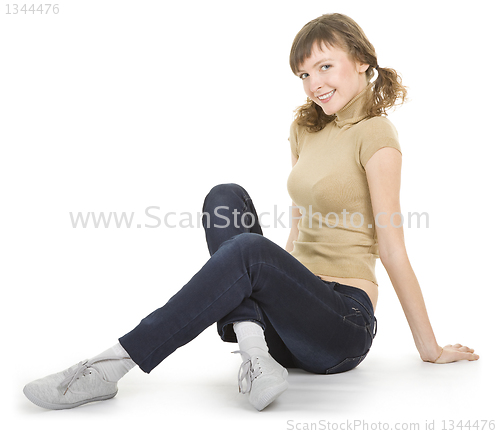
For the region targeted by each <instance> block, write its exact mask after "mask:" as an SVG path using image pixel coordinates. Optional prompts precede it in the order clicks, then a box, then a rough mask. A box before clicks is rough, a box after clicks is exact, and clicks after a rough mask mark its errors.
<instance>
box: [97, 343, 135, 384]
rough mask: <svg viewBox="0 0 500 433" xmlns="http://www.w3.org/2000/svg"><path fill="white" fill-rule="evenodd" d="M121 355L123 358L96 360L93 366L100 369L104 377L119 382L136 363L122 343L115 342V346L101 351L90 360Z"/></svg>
mask: <svg viewBox="0 0 500 433" xmlns="http://www.w3.org/2000/svg"><path fill="white" fill-rule="evenodd" d="M108 356H109V357H117V356H118V357H121V359H109V360H106V361H100V362H96V363H95V364H94V365H93V367H94V368H95V369H96V370H99V372H101V374H102V375H103V376H104V379H105V380H107V381H109V382H118V380H120V379H121V378H122V377H123V376H125V374H127V373H128V372H129V371H130V370H131V369H132V368H133V367H134V366H135V365H136V363H135V362H134V361H132V359H131V358H130V355H129V354H128V353H127V351H126V350H125V349H124V348H123V347H122V345H121V344H120V343H118V344H115V345H114V346H113V347H110V348H109V349H108V350H106V351H104V352H102V353H100V354H99V355H97V356H94V358H91V359H89V362H92V361H93V360H96V359H98V358H107V357H108Z"/></svg>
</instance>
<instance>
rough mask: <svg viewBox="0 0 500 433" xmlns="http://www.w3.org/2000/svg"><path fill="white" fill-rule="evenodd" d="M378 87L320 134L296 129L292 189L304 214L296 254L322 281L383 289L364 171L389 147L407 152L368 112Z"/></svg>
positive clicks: (390, 130)
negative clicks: (368, 101)
mask: <svg viewBox="0 0 500 433" xmlns="http://www.w3.org/2000/svg"><path fill="white" fill-rule="evenodd" d="M372 86H373V84H371V83H370V84H368V86H367V87H366V88H365V89H364V90H363V91H362V92H361V93H359V94H358V95H357V96H355V97H354V98H353V99H352V100H351V101H350V102H349V103H348V104H347V105H346V106H345V107H344V108H342V109H341V110H340V111H339V112H337V113H336V117H335V120H334V121H333V122H331V123H329V124H328V125H327V126H326V127H325V128H324V129H322V130H321V131H319V132H313V133H310V132H307V131H306V129H305V128H304V127H300V126H298V125H297V123H296V121H294V122H293V123H292V126H291V128H290V138H289V141H290V146H291V149H292V152H293V154H294V155H295V156H296V157H297V158H298V161H297V163H296V164H295V166H294V167H293V169H292V171H291V173H290V176H289V178H288V184H287V187H288V192H289V194H290V197H291V198H292V200H293V202H294V203H295V204H296V205H297V206H301V209H300V210H301V213H302V218H301V219H300V221H299V224H298V229H299V235H298V238H297V240H296V241H294V249H293V251H292V252H291V254H292V255H293V256H294V257H295V258H297V259H298V260H299V261H300V262H301V263H302V264H304V265H305V266H306V267H307V268H308V269H309V270H311V271H312V272H313V273H315V274H317V275H318V274H319V275H327V276H332V277H342V278H361V279H365V280H369V281H372V282H373V283H375V284H377V279H376V277H375V260H376V259H377V258H378V257H379V253H378V243H377V234H376V231H375V218H374V215H373V211H372V205H371V199H370V191H369V189H368V182H367V179H366V172H365V169H364V167H365V165H366V163H367V162H368V160H369V159H370V158H371V157H372V155H373V154H374V153H375V152H376V151H377V150H379V149H381V148H383V147H393V148H395V149H397V150H399V151H400V152H401V149H400V146H399V142H398V134H397V131H396V129H395V128H394V125H393V124H392V123H391V122H390V121H389V120H388V119H387V118H386V117H384V116H377V117H371V118H368V116H367V114H366V112H365V111H364V110H363V105H364V102H365V98H367V97H368V96H370V93H371V92H372Z"/></svg>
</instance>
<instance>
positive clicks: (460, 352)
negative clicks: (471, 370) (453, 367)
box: [423, 344, 479, 364]
mask: <svg viewBox="0 0 500 433" xmlns="http://www.w3.org/2000/svg"><path fill="white" fill-rule="evenodd" d="M478 359H479V355H477V354H475V353H474V349H470V348H469V347H467V346H462V345H461V344H454V345H453V346H452V345H451V344H448V345H447V346H444V347H442V348H441V354H440V355H439V356H438V358H437V359H434V360H429V359H423V360H424V361H427V362H432V363H435V364H447V363H449V362H455V361H462V360H466V361H476V360H478Z"/></svg>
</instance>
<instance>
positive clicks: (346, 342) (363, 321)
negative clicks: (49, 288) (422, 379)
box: [37, 233, 374, 408]
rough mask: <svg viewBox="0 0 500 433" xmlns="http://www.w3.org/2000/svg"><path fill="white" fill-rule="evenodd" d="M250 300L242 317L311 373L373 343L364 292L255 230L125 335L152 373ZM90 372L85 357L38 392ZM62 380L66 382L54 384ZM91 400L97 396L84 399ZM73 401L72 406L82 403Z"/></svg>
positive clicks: (359, 355)
mask: <svg viewBox="0 0 500 433" xmlns="http://www.w3.org/2000/svg"><path fill="white" fill-rule="evenodd" d="M246 299H252V300H254V301H255V302H256V304H257V305H258V306H259V308H260V310H261V312H262V315H261V316H260V315H259V312H258V311H257V312H255V311H249V313H248V314H249V315H248V317H240V319H241V320H243V321H246V320H250V321H255V322H256V323H259V324H260V325H261V326H262V327H263V328H265V326H266V322H267V321H268V322H269V323H270V324H271V325H272V327H273V328H274V329H275V330H276V333H277V334H278V335H279V337H280V338H281V339H282V341H283V342H284V343H285V345H286V347H287V348H288V349H289V350H290V352H291V353H292V354H293V357H294V360H295V362H296V364H297V365H298V366H299V367H301V368H303V369H305V370H307V371H311V372H315V373H334V372H340V371H345V370H347V369H350V368H353V367H354V366H355V365H357V363H359V362H360V361H361V360H362V359H363V358H364V356H365V355H366V353H367V351H368V349H369V347H370V345H371V341H372V339H373V330H374V316H373V308H371V303H370V301H369V298H368V296H367V295H366V294H365V292H363V291H362V290H360V289H356V288H353V287H349V286H341V285H338V284H336V283H333V284H332V283H325V282H323V281H322V280H320V279H319V278H318V277H316V276H315V275H314V274H313V273H311V272H310V271H309V270H308V269H307V268H306V267H305V266H303V265H302V264H301V263H300V262H298V261H297V260H296V259H295V258H294V257H293V256H291V255H290V254H289V253H288V252H286V251H285V250H284V249H282V248H281V247H279V246H278V245H276V244H274V243H273V242H271V241H270V240H268V239H266V238H265V237H263V236H261V235H259V234H256V233H241V234H238V235H236V236H233V237H231V238H230V239H228V240H226V241H224V242H223V243H222V244H221V245H220V246H219V248H218V249H217V251H216V252H215V253H213V255H212V257H211V258H210V259H209V260H208V261H207V263H206V264H205V265H204V266H203V267H202V268H201V269H200V271H199V272H198V273H196V274H195V275H194V276H193V277H192V278H191V280H190V281H189V282H188V283H187V284H186V285H185V286H184V287H183V288H182V289H181V290H180V291H179V292H178V293H177V294H175V295H174V296H173V297H172V298H171V299H170V300H169V301H168V302H167V303H166V304H165V305H164V306H163V307H161V308H159V309H158V310H156V311H154V312H153V313H151V314H150V315H149V316H147V317H146V318H144V319H143V320H142V321H141V322H140V324H139V325H138V326H137V327H136V328H135V329H133V330H132V331H131V332H129V333H128V334H126V335H124V336H123V337H121V338H120V339H119V341H120V343H121V344H122V346H123V347H124V348H125V350H126V351H127V353H128V354H129V355H130V357H131V358H132V360H133V361H134V362H135V363H137V364H138V365H139V367H140V368H141V369H142V370H143V371H145V372H148V373H149V372H150V371H151V370H152V369H153V368H155V367H156V366H157V365H158V364H159V363H160V362H161V361H162V360H163V359H164V358H166V357H167V356H168V355H170V354H171V353H173V352H174V351H175V350H176V349H177V348H178V347H180V346H182V345H184V344H186V343H187V342H189V341H191V340H192V339H193V338H195V337H196V336H197V335H199V334H200V333H201V332H202V331H203V330H204V329H206V328H207V327H208V326H210V325H211V324H213V323H215V322H221V321H222V319H223V318H225V317H228V316H230V315H231V313H232V312H234V311H235V310H236V309H238V307H239V306H240V305H241V304H242V303H243V302H244V301H245V300H246ZM265 317H267V320H266V319H265ZM232 320H233V319H232ZM90 370H92V368H91V366H90V367H89V366H88V365H86V364H85V363H83V364H82V363H80V364H78V365H77V366H75V367H74V368H73V369H71V370H70V372H69V374H68V372H62V373H60V374H56V375H52V376H50V379H49V382H50V383H51V384H52V385H51V386H52V388H53V389H52V388H51V389H50V390H49V389H47V381H45V382H44V384H43V387H42V388H43V389H41V391H40V387H39V391H40V393H41V394H44V393H47V394H50V396H49V397H50V398H54V399H56V398H57V399H59V401H60V400H61V398H62V397H61V394H62V390H63V388H64V387H66V388H65V390H66V391H68V390H69V389H70V388H71V387H72V386H73V388H75V387H76V389H77V390H78V386H80V388H81V387H82V386H84V387H85V386H87V387H89V386H92V385H93V383H94V382H95V380H96V379H95V377H96V375H95V374H94V375H92V376H90V375H88V376H87V377H89V376H90V377H92V378H93V379H88V378H87V381H85V380H84V381H80V382H79V384H80V385H78V383H77V380H78V375H79V374H81V373H82V372H83V374H84V373H85V372H89V371H90ZM93 371H94V370H92V371H90V372H91V373H92V372H93ZM94 372H95V371H94ZM61 380H62V382H64V383H61V384H60V385H58V386H55V385H56V384H57V383H56V382H58V381H61ZM68 380H69V384H68V383H66V382H68ZM42 382H43V380H42ZM82 384H83V385H82ZM85 384H87V385H85ZM98 384H99V386H101V388H103V387H104V388H103V389H102V392H101V394H102V395H101V394H99V395H98V396H97V397H96V398H95V399H105V398H111V397H112V396H114V394H113V392H114V393H116V391H114V390H115V389H116V384H115V387H111V386H108V385H106V384H105V383H101V382H99V383H98ZM63 385H64V386H63ZM37 386H38V385H37ZM86 389H87V388H86ZM70 391H71V390H70ZM106 393H107V394H106ZM74 398H76V399H78V396H77V395H76V396H74ZM87 401H92V400H86V401H83V403H85V402H87ZM37 404H38V403H37ZM57 404H58V405H59V406H61V405H60V404H59V403H57ZM70 404H71V405H72V406H67V407H74V406H75V405H79V404H82V401H76V402H71V403H70ZM44 407H46V406H44ZM54 408H61V407H54Z"/></svg>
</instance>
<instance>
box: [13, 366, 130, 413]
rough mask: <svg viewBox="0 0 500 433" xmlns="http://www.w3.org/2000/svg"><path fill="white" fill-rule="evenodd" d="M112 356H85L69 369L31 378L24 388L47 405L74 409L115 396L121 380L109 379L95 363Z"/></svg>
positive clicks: (43, 405)
mask: <svg viewBox="0 0 500 433" xmlns="http://www.w3.org/2000/svg"><path fill="white" fill-rule="evenodd" d="M110 359H115V358H112V357H107V358H102V359H100V358H93V359H92V361H89V360H85V361H82V362H80V363H78V364H76V365H74V366H72V367H70V368H69V369H67V370H65V371H62V372H60V373H55V374H51V375H50V376H46V377H44V378H42V379H38V380H35V381H33V382H30V383H28V384H27V385H26V386H25V387H24V389H23V392H24V395H25V396H26V397H28V400H29V401H31V402H32V403H34V404H36V405H37V406H40V407H43V408H45V409H71V408H73V407H77V406H80V405H82V404H85V403H90V402H92V401H99V400H107V399H110V398H113V397H114V396H115V395H116V393H117V392H118V386H117V382H108V381H107V380H105V379H104V377H103V376H102V374H101V373H100V372H99V370H97V369H96V368H95V367H94V364H97V363H98V362H101V361H106V360H110ZM116 359H122V358H119V357H116Z"/></svg>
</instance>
